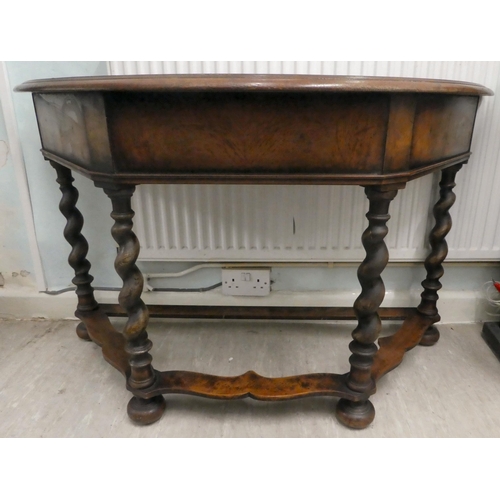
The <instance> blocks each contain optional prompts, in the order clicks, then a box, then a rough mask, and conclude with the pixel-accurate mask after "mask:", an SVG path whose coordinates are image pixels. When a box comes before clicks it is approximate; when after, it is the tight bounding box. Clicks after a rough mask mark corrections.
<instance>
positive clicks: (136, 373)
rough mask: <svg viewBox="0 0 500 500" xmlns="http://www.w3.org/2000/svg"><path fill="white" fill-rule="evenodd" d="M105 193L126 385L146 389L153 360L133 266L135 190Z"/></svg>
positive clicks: (114, 188)
mask: <svg viewBox="0 0 500 500" xmlns="http://www.w3.org/2000/svg"><path fill="white" fill-rule="evenodd" d="M104 192H105V193H106V194H107V195H108V196H109V198H110V199H111V202H112V205H113V211H112V212H111V217H112V218H113V219H114V221H115V223H114V225H113V228H112V229H111V234H112V236H113V238H114V240H115V241H116V243H118V254H117V256H116V259H115V269H116V272H117V273H118V275H119V276H120V278H121V279H122V280H123V287H122V289H121V291H120V294H119V296H118V302H119V304H120V306H121V307H122V308H123V309H124V310H125V311H126V312H127V316H128V321H127V324H126V325H125V328H124V331H123V335H124V337H125V338H126V340H127V342H126V347H125V350H126V351H127V353H128V354H129V355H130V358H129V363H130V378H129V384H130V385H131V386H132V387H135V388H143V387H148V386H150V385H152V384H153V382H154V372H153V368H152V366H151V359H152V358H151V355H150V354H149V351H150V349H151V347H152V343H151V341H150V340H149V339H148V334H147V332H146V327H147V324H148V320H149V314H148V309H147V307H146V305H145V304H144V302H143V301H142V299H141V294H142V289H143V285H144V279H143V277H142V273H141V272H140V270H139V268H138V267H137V266H136V264H135V262H136V261H137V257H138V256H139V249H140V246H139V241H138V240H137V237H136V235H135V234H134V232H133V231H132V226H133V222H132V219H133V217H134V211H133V210H132V205H131V199H132V194H133V192H134V188H131V187H120V186H112V187H110V186H108V187H106V188H105V189H104Z"/></svg>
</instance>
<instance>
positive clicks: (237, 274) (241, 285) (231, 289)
mask: <svg viewBox="0 0 500 500" xmlns="http://www.w3.org/2000/svg"><path fill="white" fill-rule="evenodd" d="M270 291H271V270H270V269H239V268H238V269H236V268H233V269H222V293H223V294H224V295H247V296H248V295H256V296H262V295H269V292H270Z"/></svg>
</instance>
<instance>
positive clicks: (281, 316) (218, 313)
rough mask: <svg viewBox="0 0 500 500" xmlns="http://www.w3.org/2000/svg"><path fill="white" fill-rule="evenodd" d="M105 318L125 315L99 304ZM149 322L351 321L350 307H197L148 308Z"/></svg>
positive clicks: (392, 314)
mask: <svg viewBox="0 0 500 500" xmlns="http://www.w3.org/2000/svg"><path fill="white" fill-rule="evenodd" d="M99 307H100V308H101V310H102V311H103V312H105V313H106V314H107V315H108V316H111V317H113V316H126V315H127V312H126V311H125V310H124V309H123V308H121V307H120V306H119V305H117V304H102V303H101V304H100V305H99ZM414 310H415V308H414V307H380V308H379V310H378V313H379V316H380V317H381V318H382V319H389V320H404V319H406V318H407V317H408V316H409V315H410V314H411V313H412V312H413V311H414ZM148 311H149V317H150V318H193V319H194V318H197V319H266V320H273V319H274V320H314V321H327V320H354V319H356V314H355V312H354V309H353V308H352V307H315V306H311V307H296V306H290V307H277V306H269V307H261V306H197V305H191V306H186V305H167V304H149V305H148Z"/></svg>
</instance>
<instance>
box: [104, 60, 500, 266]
mask: <svg viewBox="0 0 500 500" xmlns="http://www.w3.org/2000/svg"><path fill="white" fill-rule="evenodd" d="M109 68H110V73H111V74H114V75H120V74H148V73H153V74H157V73H168V74H190V73H274V74H280V73H301V74H325V75H364V76H407V77H421V78H442V79H449V80H463V81H471V82H474V83H480V84H483V85H486V86H487V87H489V88H491V89H492V90H493V91H495V93H496V94H499V93H500V84H499V82H500V62H407V61H405V62H392V61H391V62H373V61H371V62H331V61H314V62H313V61H309V62H307V61H306V62H304V61H256V62H255V61H175V62H171V61H170V62H169V61H164V62H157V61H156V62H155V61H149V62H144V61H140V62H110V63H109ZM499 146H500V99H498V98H496V97H488V98H485V99H484V100H483V102H482V103H481V106H480V109H479V112H478V117H477V121H476V126H475V133H474V139H473V144H472V152H473V155H472V158H471V160H470V161H469V163H468V165H466V166H465V167H464V168H463V169H462V171H461V172H460V173H459V174H458V177H457V179H458V181H457V188H456V191H455V192H456V193H457V203H456V204H455V206H454V207H453V209H452V212H451V214H452V217H453V219H454V226H453V229H452V232H451V233H450V235H449V237H448V238H447V241H448V245H449V257H448V260H498V259H499V258H500V229H499V217H498V215H499V214H500V173H498V174H497V172H498V171H499V167H500V158H499V151H500V147H499ZM437 181H438V176H436V175H434V176H427V177H423V178H421V179H418V180H415V181H413V182H410V183H409V184H407V187H406V189H404V190H403V191H401V192H400V193H398V196H397V198H396V200H395V202H393V204H392V206H391V215H392V218H391V220H390V221H389V224H388V225H389V235H388V237H387V244H388V246H389V249H390V255H391V261H398V260H399V261H412V260H422V259H423V258H425V255H426V253H427V243H426V237H427V232H428V230H429V227H430V226H429V225H430V224H431V223H432V219H430V218H429V212H430V207H431V206H432V204H433V203H434V202H435V199H436V198H435V197H436V195H437V194H436V193H437V189H436V185H437ZM432 185H434V189H431V187H432ZM431 191H432V193H431ZM134 198H135V199H134V210H135V211H136V218H135V224H136V225H135V229H136V232H137V234H138V236H139V238H140V241H141V245H142V246H141V255H140V259H141V260H187V261H216V262H224V261H252V262H263V261H267V262H278V261H285V262H286V261H288V262H298V261H304V260H307V261H330V262H331V261H337V262H340V261H359V260H360V259H362V258H363V257H364V250H363V249H362V247H361V233H362V231H363V229H364V227H365V226H366V220H365V219H364V217H363V214H364V213H366V211H367V207H368V205H367V202H366V200H365V196H364V193H363V189H362V188H360V187H354V186H206V185H205V186H193V185H189V186H188V185H155V186H140V187H139V188H138V190H137V194H136V196H135V197H134Z"/></svg>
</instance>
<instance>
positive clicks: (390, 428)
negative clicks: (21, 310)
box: [0, 320, 500, 438]
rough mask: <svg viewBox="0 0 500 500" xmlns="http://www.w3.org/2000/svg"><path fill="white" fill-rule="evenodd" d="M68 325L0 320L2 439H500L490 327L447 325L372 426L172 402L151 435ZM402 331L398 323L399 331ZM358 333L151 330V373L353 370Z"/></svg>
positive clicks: (392, 389)
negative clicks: (352, 346)
mask: <svg viewBox="0 0 500 500" xmlns="http://www.w3.org/2000/svg"><path fill="white" fill-rule="evenodd" d="M75 325H76V323H75V322H71V321H1V322H0V437H310V438H315V437H356V438H357V437H363V438H367V437H499V436H500V362H499V361H498V360H497V358H496V357H495V356H494V354H493V353H492V352H491V351H490V349H489V348H488V346H487V345H486V344H485V343H484V341H483V340H482V338H481V336H480V331H481V325H445V326H441V327H440V330H441V340H440V341H439V343H438V344H437V345H436V346H434V347H431V348H424V347H417V348H415V349H414V350H413V351H411V352H410V353H408V355H407V356H406V357H405V359H404V361H403V364H402V365H401V366H400V367H399V368H397V369H396V370H395V371H393V372H391V373H389V374H388V375H387V376H386V377H384V378H383V379H382V380H381V381H380V382H379V384H378V391H377V393H376V394H375V395H374V396H372V398H371V400H372V401H373V403H374V405H375V409H376V417H375V421H374V422H373V423H372V424H371V425H370V426H369V427H368V428H367V429H365V430H362V431H353V430H350V429H347V428H345V427H343V426H342V425H341V424H340V423H338V422H337V420H336V419H335V416H334V409H335V404H336V399H334V398H326V397H318V398H310V399H304V400H297V401H288V402H280V403H267V402H259V401H253V400H250V399H246V400H239V401H230V402H221V401H213V400H207V399H202V398H196V397H189V396H182V395H174V396H168V397H167V405H168V406H167V410H166V412H165V414H164V416H163V417H162V419H161V420H160V421H159V422H157V423H155V424H153V425H151V426H147V427H140V426H137V425H135V424H133V423H132V422H131V421H130V420H129V419H128V417H127V415H126V406H127V403H128V400H129V398H130V396H129V394H128V393H127V391H126V389H125V384H124V380H123V378H122V376H121V375H120V374H119V373H118V372H117V371H116V370H115V369H114V368H112V367H111V366H110V365H108V364H107V363H106V362H105V361H104V360H103V358H102V356H101V352H100V349H99V348H98V347H97V346H96V345H95V344H93V343H88V342H84V341H81V340H79V339H78V338H77V337H76V335H75V334H74V328H75ZM391 328H392V329H393V328H394V326H392V325H389V327H388V329H389V330H391ZM351 329H352V326H351V325H346V324H338V325H332V324H328V323H313V322H309V323H307V322H304V323H292V322H265V321H252V322H250V321H189V320H184V321H182V320H177V321H167V320H164V321H159V320H157V321H151V323H150V327H149V334H150V338H151V339H152V341H153V343H154V347H153V351H152V353H153V359H154V366H155V368H157V369H159V370H167V369H169V370H170V369H181V370H194V371H200V372H206V373H214V374H218V375H238V374H241V373H243V372H245V371H247V370H250V369H253V370H255V371H257V372H258V373H260V374H261V375H266V376H282V375H293V374H298V373H308V372H325V371H326V372H337V373H344V372H345V371H347V370H348V361H347V359H348V356H349V354H350V353H349V351H348V347H347V346H348V343H349V341H350V331H351Z"/></svg>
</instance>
